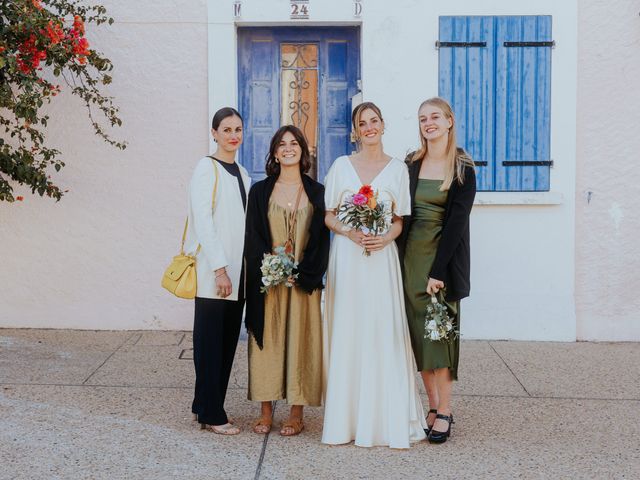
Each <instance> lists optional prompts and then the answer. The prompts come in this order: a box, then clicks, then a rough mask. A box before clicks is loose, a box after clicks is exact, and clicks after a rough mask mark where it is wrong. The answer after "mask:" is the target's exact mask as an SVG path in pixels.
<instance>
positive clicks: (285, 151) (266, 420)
mask: <svg viewBox="0 0 640 480" xmlns="http://www.w3.org/2000/svg"><path fill="white" fill-rule="evenodd" d="M310 166H311V161H310V154H309V148H308V146H307V142H306V140H305V138H304V135H303V133H302V132H301V131H300V129H298V128H297V127H294V126H292V125H286V126H284V127H281V128H280V129H279V130H278V131H277V132H276V133H275V135H274V136H273V138H272V139H271V145H270V148H269V154H268V155H267V164H266V173H267V178H266V179H264V180H262V181H260V182H257V183H256V184H254V186H253V187H252V188H251V191H250V192H249V201H248V207H247V228H246V240H245V258H246V262H247V310H246V317H245V322H246V325H247V329H248V330H249V333H250V337H249V400H252V401H255V402H261V415H260V417H259V418H258V419H257V420H256V422H255V423H254V426H253V431H254V432H255V433H258V434H266V433H268V432H269V431H270V430H271V423H272V416H273V403H272V402H273V401H275V400H284V399H286V401H287V403H288V404H289V405H291V411H290V414H289V418H288V419H287V420H286V421H285V422H284V423H283V425H282V427H281V429H280V434H281V435H283V436H291V435H297V434H299V433H300V432H301V431H302V429H303V428H304V423H303V408H304V406H305V405H308V406H320V404H321V402H322V316H321V311H320V299H321V293H322V288H323V282H322V278H323V276H324V273H325V270H326V269H327V262H328V257H329V230H328V229H327V228H326V226H325V225H324V187H323V186H322V185H321V184H320V183H318V182H316V181H315V180H313V179H312V178H311V177H309V176H308V175H306V173H307V171H308V170H309V168H310ZM287 241H291V243H292V247H293V252H292V253H293V255H294V258H295V260H296V262H298V266H297V268H296V271H295V273H296V274H297V277H296V279H295V281H294V286H293V287H291V288H289V287H287V286H285V285H277V286H273V287H271V288H270V289H269V290H268V291H267V292H266V293H262V292H261V291H260V288H261V287H262V273H261V271H260V266H261V264H262V258H263V256H264V254H265V253H271V252H272V250H273V249H274V248H275V247H278V246H284V245H285V244H286V243H287Z"/></svg>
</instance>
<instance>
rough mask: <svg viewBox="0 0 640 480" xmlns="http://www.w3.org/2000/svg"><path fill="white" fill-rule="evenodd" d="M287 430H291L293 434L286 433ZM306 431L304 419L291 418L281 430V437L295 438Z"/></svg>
mask: <svg viewBox="0 0 640 480" xmlns="http://www.w3.org/2000/svg"><path fill="white" fill-rule="evenodd" d="M285 428H290V429H291V430H293V433H284V429H285ZM302 430H304V422H303V421H302V418H295V417H294V418H289V420H287V421H286V422H284V423H283V424H282V428H280V435H282V436H283V437H293V436H294V435H298V434H300V432H302Z"/></svg>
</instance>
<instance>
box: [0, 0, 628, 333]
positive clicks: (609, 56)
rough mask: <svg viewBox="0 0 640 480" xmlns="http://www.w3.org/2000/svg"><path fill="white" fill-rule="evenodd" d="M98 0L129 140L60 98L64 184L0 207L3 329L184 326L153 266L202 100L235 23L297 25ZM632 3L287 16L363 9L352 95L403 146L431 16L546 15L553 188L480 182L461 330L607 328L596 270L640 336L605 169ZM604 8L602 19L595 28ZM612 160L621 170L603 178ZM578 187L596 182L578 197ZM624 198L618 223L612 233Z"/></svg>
mask: <svg viewBox="0 0 640 480" xmlns="http://www.w3.org/2000/svg"><path fill="white" fill-rule="evenodd" d="M103 3H104V4H105V5H106V6H107V7H108V8H109V11H110V13H111V14H112V15H113V16H114V17H116V19H117V23H116V24H115V25H114V26H112V27H102V28H100V29H98V30H97V31H95V33H94V32H90V33H89V36H90V40H91V41H92V42H93V43H95V44H96V45H98V46H99V48H100V49H101V50H102V51H104V52H105V53H106V54H107V55H108V56H109V57H110V58H112V60H113V61H114V63H115V65H116V71H115V74H114V79H115V81H114V85H113V87H112V89H111V91H112V93H113V94H114V95H115V96H116V98H117V101H118V104H119V105H121V107H122V116H123V119H124V120H125V126H124V128H122V129H120V131H116V133H117V134H120V135H121V136H124V137H126V139H127V140H128V141H129V143H130V146H129V148H128V149H127V150H126V151H125V152H124V153H123V152H119V151H117V150H115V149H111V148H109V147H107V146H106V145H104V144H103V143H102V142H101V141H100V140H98V139H97V138H94V137H93V136H92V135H91V130H90V127H89V125H88V123H87V121H86V118H85V117H84V112H83V110H82V108H81V106H80V105H78V103H77V102H75V101H71V100H70V99H68V98H67V97H65V96H63V97H62V98H60V99H59V100H57V101H56V103H55V105H54V107H53V109H54V114H56V115H57V118H61V119H64V120H63V121H60V122H59V123H58V124H56V125H54V126H53V127H52V128H51V132H50V138H51V141H52V143H53V144H55V145H58V146H59V147H60V148H61V149H62V150H63V151H64V152H65V157H66V160H67V163H68V166H67V168H66V169H65V170H63V172H62V174H61V175H59V176H58V178H59V179H60V183H62V184H63V185H65V186H67V187H68V188H70V189H71V191H70V192H69V193H68V194H67V196H66V197H65V198H64V200H63V201H62V202H60V203H59V204H54V203H53V202H51V201H49V200H42V199H39V198H35V197H32V196H30V195H28V194H27V195H25V197H26V200H25V202H24V203H22V204H14V205H3V204H0V225H1V226H2V228H0V242H1V244H2V245H3V252H4V253H3V258H2V260H3V267H4V268H3V269H2V270H1V271H0V280H1V281H2V284H3V289H0V326H27V327H54V328H131V329H134V328H135V329H138V328H166V329H174V328H175V329H177V328H189V326H190V325H191V321H192V320H191V318H192V307H191V304H190V302H186V301H179V300H177V299H175V298H173V297H171V296H170V295H169V294H166V293H165V292H164V291H162V290H161V289H160V287H159V279H160V275H161V273H162V270H163V268H164V266H165V264H166V263H167V262H168V260H169V257H170V256H171V255H172V254H174V252H175V250H176V249H177V246H178V240H179V235H180V229H181V224H182V221H183V215H184V212H185V206H186V201H185V195H186V194H185V192H186V183H187V181H188V179H189V176H190V174H191V170H192V167H193V165H194V164H195V162H196V161H197V159H198V158H199V157H200V156H201V155H203V154H204V153H206V152H207V149H208V148H209V135H208V124H209V121H210V116H211V113H212V112H213V111H215V110H216V109H217V108H219V107H220V106H223V105H235V104H236V103H237V88H236V81H237V79H236V43H235V42H236V37H235V27H236V24H240V25H265V24H270V25H290V24H291V21H290V20H289V7H288V3H289V2H288V1H287V0H261V1H250V0H245V1H244V2H243V7H242V9H243V15H242V18H241V19H240V20H239V22H238V23H236V22H235V20H234V19H233V17H232V13H233V10H232V4H233V2H232V0H200V1H197V2H194V1H193V0H181V1H173V2H149V1H148V0H144V1H141V2H127V1H125V0H104V1H103ZM634 3H636V4H637V2H633V1H631V0H627V1H620V0H618V1H616V4H617V5H618V7H619V8H617V9H609V8H608V5H609V4H610V2H602V1H597V0H584V1H582V2H581V3H580V6H581V7H580V16H579V17H578V6H577V1H576V0H570V1H566V2H557V1H552V0H541V1H538V2H525V1H512V0H511V1H510V0H496V1H492V2H490V4H489V3H486V2H477V1H473V0H455V1H451V2H424V1H418V0H396V1H394V2H388V1H385V0H363V2H362V4H363V14H362V17H361V18H355V17H354V16H353V3H352V2H351V1H345V0H311V5H310V6H311V19H310V20H309V21H299V22H297V23H298V24H309V25H326V24H336V23H340V24H351V25H353V24H361V28H362V42H361V47H362V81H363V92H364V98H365V99H367V100H374V101H376V102H377V103H379V104H380V106H381V107H382V110H383V113H384V114H385V117H386V119H387V130H386V134H385V146H386V150H387V151H389V152H390V153H392V154H395V155H398V156H402V155H403V154H404V153H405V152H406V151H407V150H408V149H409V148H411V147H413V146H414V145H415V144H416V142H417V138H416V134H415V130H416V128H415V110H416V108H417V106H418V104H419V103H420V101H421V100H423V99H424V98H426V97H428V96H432V95H435V94H436V93H437V51H436V50H435V48H434V47H433V45H434V42H435V40H436V39H437V28H438V21H437V19H438V16H440V15H473V14H475V15H507V14H512V15H523V14H535V15H539V14H546V15H553V38H554V40H556V43H557V47H556V48H555V49H554V50H553V57H552V72H553V73H552V145H551V150H552V158H553V159H554V161H555V165H554V168H553V169H552V171H551V172H552V176H551V189H552V192H551V193H549V194H480V195H479V196H478V197H479V202H480V203H481V204H479V205H477V206H476V207H475V208H474V212H473V216H472V255H473V265H472V269H473V271H472V296H471V298H470V299H468V300H466V301H465V302H464V304H463V333H464V334H465V337H466V338H516V339H540V340H543V339H552V340H575V339H576V335H578V337H579V338H598V339H610V338H612V337H611V331H603V330H602V329H597V328H596V319H598V318H600V315H602V314H604V316H605V317H606V318H611V316H610V315H609V312H610V310H605V309H604V308H602V306H601V304H596V303H595V301H594V299H595V298H596V295H595V292H596V290H597V289H598V288H603V287H602V285H600V286H598V287H596V286H595V285H597V284H598V283H597V281H594V279H598V280H599V279H601V278H605V279H606V284H607V285H608V286H607V287H606V289H607V290H605V293H606V295H607V301H606V302H609V303H608V304H607V305H608V306H609V307H612V308H613V307H615V308H617V309H618V310H616V312H618V314H617V315H616V322H618V323H617V324H616V325H617V326H620V327H623V330H624V331H626V332H631V333H630V335H635V338H636V339H638V338H640V335H638V333H637V332H638V330H637V327H635V328H636V330H634V329H633V328H634V325H635V324H633V313H634V310H635V311H637V309H638V308H637V307H638V303H637V302H638V300H637V299H636V298H634V297H633V295H632V293H631V292H633V288H631V289H628V290H627V291H628V292H629V293H624V294H621V293H620V292H621V291H623V289H624V286H625V285H630V284H631V285H636V286H637V285H638V280H637V276H635V277H634V275H635V272H634V271H633V269H628V271H629V273H628V274H626V273H625V275H623V276H622V277H621V276H617V275H615V273H614V272H615V271H616V269H617V268H616V267H617V266H618V265H619V266H620V269H622V266H623V265H626V266H628V265H630V264H631V263H632V262H630V261H629V258H630V256H631V255H632V253H633V252H632V250H631V248H632V246H631V243H630V242H631V240H629V238H630V237H631V238H632V233H637V225H638V222H637V216H635V217H634V215H637V214H634V212H633V211H631V203H630V202H631V199H632V198H638V195H637V194H638V191H637V187H636V190H635V191H633V182H632V181H628V182H627V183H628V186H629V190H628V193H625V194H620V195H617V192H616V190H617V189H618V187H617V185H619V183H615V182H618V181H620V178H621V176H622V175H624V174H625V173H626V172H630V171H632V169H633V165H632V162H633V161H634V155H633V153H635V151H636V150H637V149H634V148H633V147H634V146H636V145H637V140H635V138H637V135H634V131H633V126H634V125H635V124H634V120H633V119H634V118H635V116H634V115H633V113H634V106H636V105H637V104H638V97H637V95H638V94H637V93H635V92H631V93H629V89H626V90H625V88H624V86H625V85H631V84H632V82H633V81H634V80H635V79H636V78H637V75H634V73H637V71H638V63H637V62H638V55H637V54H636V53H637V48H636V49H635V50H634V48H635V47H637V46H638V38H637V35H638V31H639V29H638V28H637V27H638V26H637V23H638V17H637V13H638V11H639V10H640V9H638V8H635V10H634V5H633V4H634ZM636 7H637V5H636ZM605 13H606V15H605ZM623 17H624V18H623ZM578 18H579V19H580V22H582V23H583V24H584V25H582V26H581V27H580V29H579V30H578V25H577V23H578V22H577V19H578ZM603 18H610V20H608V22H609V26H610V28H606V29H603V28H602V27H601V26H600V25H601V22H602V19H603ZM591 25H593V26H594V27H591ZM596 25H598V28H597V29H596V28H595V26H596ZM634 29H635V30H634ZM603 30H607V31H603ZM578 32H579V33H580V56H579V58H580V62H581V63H580V70H579V72H580V77H581V81H580V82H577V80H576V71H577V68H578V67H577V59H578ZM587 32H589V33H588V34H587ZM593 32H597V33H596V34H595V35H594V33H593ZM625 32H627V33H626V34H625ZM634 35H635V36H634ZM612 45H616V46H617V47H616V48H610V47H611V46H612ZM634 45H635V47H634ZM618 52H620V53H618ZM625 52H626V53H625ZM634 55H635V56H634ZM599 62H601V63H599ZM600 65H601V66H600ZM630 65H631V66H630ZM607 68H610V70H611V72H606V71H603V70H605V69H607ZM616 72H618V73H617V74H616ZM620 72H622V75H620ZM616 75H619V77H618V76H616ZM587 77H588V78H587ZM616 82H617V83H616ZM610 85H613V86H612V87H609V86H610ZM390 86H393V87H395V88H393V89H391V88H390ZM576 88H578V94H579V96H580V99H581V100H580V102H579V105H578V106H577V105H576V93H575V92H576ZM603 91H607V92H609V91H611V92H613V94H614V95H615V98H616V99H617V100H618V101H617V102H613V104H612V105H620V106H622V107H623V108H622V110H623V115H622V118H616V119H615V122H613V123H612V122H610V121H605V125H606V126H607V127H606V128H609V126H611V125H615V127H616V128H615V130H616V131H619V132H624V135H621V136H620V138H621V139H622V141H623V143H624V149H623V150H624V152H625V153H624V155H622V154H621V153H618V154H617V155H618V157H616V159H617V160H616V163H615V165H616V167H615V169H610V167H609V168H607V167H608V166H609V165H611V162H610V158H611V155H610V153H609V148H608V147H605V146H603V145H604V144H603V143H602V142H601V141H600V138H601V134H600V135H598V133H600V132H601V130H600V129H601V128H602V122H603V120H602V119H603V115H605V114H608V115H609V119H611V113H610V112H611V108H610V107H611V104H610V103H609V102H608V101H607V100H606V99H605V98H601V99H599V100H598V102H597V103H596V105H597V108H598V119H599V120H598V121H597V122H592V121H591V118H592V115H593V112H592V109H591V107H589V106H588V103H589V101H590V100H592V99H593V98H598V96H599V95H601V93H602V92H603ZM628 93H629V94H630V95H632V97H631V98H632V99H634V101H635V103H633V101H629V99H630V97H628V95H627V94H628ZM633 95H635V96H633ZM605 106H606V107H607V109H606V110H605ZM636 110H637V108H636ZM576 112H577V115H578V117H579V119H578V128H579V137H578V139H579V141H578V159H579V162H581V163H580V167H579V169H578V188H577V191H576ZM636 124H637V123H636ZM596 128H598V129H599V130H598V131H596V130H595V129H596ZM634 142H636V143H634ZM605 150H606V151H605ZM594 152H597V153H596V154H595V155H593V153H594ZM625 162H627V163H628V164H627V163H625ZM610 171H615V172H618V173H617V175H616V176H615V179H614V178H612V176H611V174H609V172H610ZM607 174H609V175H608V176H607ZM599 180H602V183H600V181H599ZM586 190H589V191H593V192H594V194H593V195H592V201H591V203H590V204H587V203H586V201H584V198H585V197H584V191H586ZM576 202H577V205H578V216H577V217H576V212H575V209H576ZM522 203H527V205H523V204H522ZM618 212H622V219H621V220H619V230H618V231H619V232H620V233H619V235H618V236H616V235H614V234H611V233H607V232H609V231H611V229H612V228H614V229H615V225H616V223H615V222H616V221H618V220H616V219H619V218H620V213H618ZM634 219H635V222H634ZM634 225H635V226H634ZM634 228H635V230H634ZM576 229H577V230H576ZM576 231H577V233H578V240H577V245H578V247H577V250H576V247H575V243H576V239H575V233H576ZM593 232H599V233H593ZM594 258H596V260H594ZM576 262H577V266H576ZM616 262H617V263H616ZM576 282H577V285H578V290H577V291H576ZM634 282H635V283H634ZM616 295H617V296H616ZM621 295H622V296H621ZM574 299H577V305H578V306H577V310H578V323H576V313H575V312H576V303H575V302H574ZM634 302H635V303H634ZM576 330H577V331H578V333H577V334H576ZM633 332H635V333H633ZM625 335H629V333H626V334H625Z"/></svg>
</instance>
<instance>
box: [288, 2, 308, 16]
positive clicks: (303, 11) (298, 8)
mask: <svg viewBox="0 0 640 480" xmlns="http://www.w3.org/2000/svg"><path fill="white" fill-rule="evenodd" d="M291 18H292V19H304V18H309V0H291Z"/></svg>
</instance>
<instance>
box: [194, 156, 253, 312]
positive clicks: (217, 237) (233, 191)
mask: <svg viewBox="0 0 640 480" xmlns="http://www.w3.org/2000/svg"><path fill="white" fill-rule="evenodd" d="M214 163H216V165H215V171H216V172H217V175H218V190H217V192H216V198H215V202H214V204H215V206H214V209H213V214H212V212H211V196H212V195H213V184H214V182H215V178H214V165H213V164H214ZM238 166H239V167H240V174H241V176H242V180H243V183H244V188H245V191H246V192H247V197H248V196H249V185H250V184H251V177H249V174H248V173H247V171H246V170H245V168H244V167H242V165H238ZM245 214H246V210H245V209H244V208H243V206H242V197H241V195H240V190H239V189H238V180H237V179H236V177H234V176H233V175H231V174H230V173H227V171H226V170H225V169H224V167H222V166H221V165H219V164H217V162H216V161H215V160H213V159H211V158H209V157H204V158H202V159H200V161H199V162H198V165H197V166H196V169H195V171H194V172H193V177H191V182H190V184H189V225H188V228H187V238H186V240H185V244H184V249H185V252H186V253H188V254H191V255H193V254H194V253H195V251H196V249H197V248H198V243H199V244H200V245H201V247H200V252H198V255H197V256H196V275H197V279H198V291H197V293H196V296H198V297H203V298H217V299H222V297H220V296H218V294H217V292H216V282H215V273H214V271H215V270H217V269H218V268H222V267H226V269H227V274H228V275H229V278H230V279H231V285H232V289H231V295H229V296H228V297H226V298H225V299H224V300H237V299H238V289H239V288H242V289H243V291H244V285H239V283H240V271H241V269H242V262H243V249H244V226H245Z"/></svg>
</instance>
